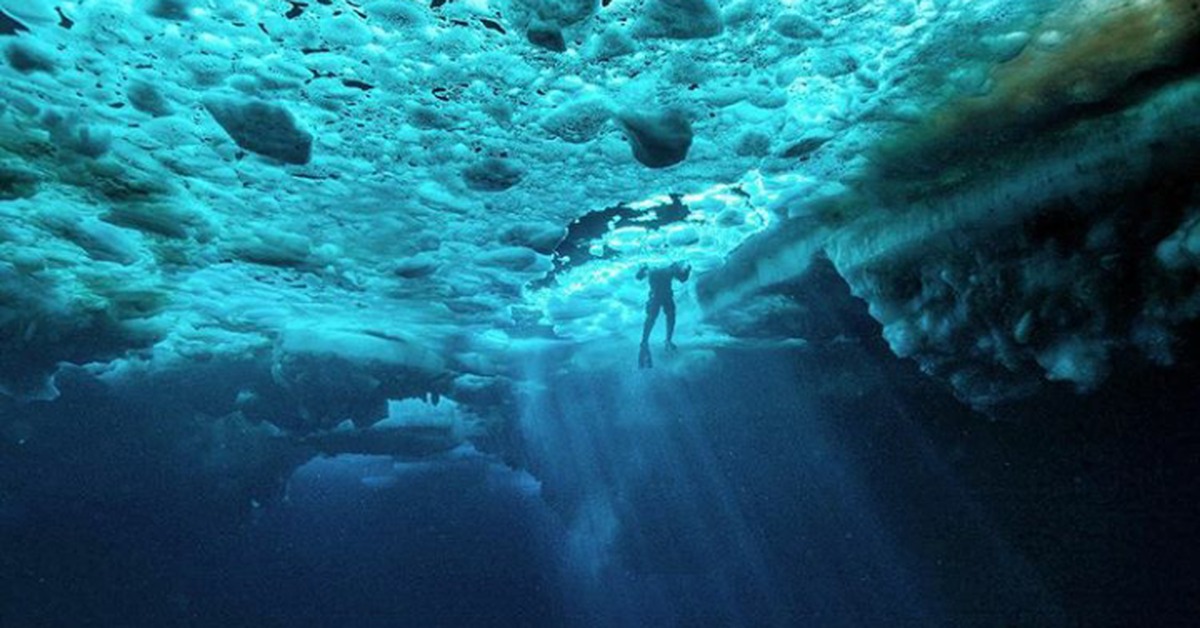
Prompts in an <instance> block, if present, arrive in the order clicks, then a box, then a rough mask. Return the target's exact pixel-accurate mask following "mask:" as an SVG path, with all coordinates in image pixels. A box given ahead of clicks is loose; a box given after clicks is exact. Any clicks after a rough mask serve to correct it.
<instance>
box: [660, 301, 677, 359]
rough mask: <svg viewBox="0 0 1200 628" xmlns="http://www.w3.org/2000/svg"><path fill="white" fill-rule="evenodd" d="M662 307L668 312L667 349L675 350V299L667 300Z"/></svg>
mask: <svg viewBox="0 0 1200 628" xmlns="http://www.w3.org/2000/svg"><path fill="white" fill-rule="evenodd" d="M662 307H663V311H664V312H666V314H667V350H668V351H674V350H675V343H674V342H672V340H673V339H674V338H675V301H667V302H666V303H663V306H662Z"/></svg>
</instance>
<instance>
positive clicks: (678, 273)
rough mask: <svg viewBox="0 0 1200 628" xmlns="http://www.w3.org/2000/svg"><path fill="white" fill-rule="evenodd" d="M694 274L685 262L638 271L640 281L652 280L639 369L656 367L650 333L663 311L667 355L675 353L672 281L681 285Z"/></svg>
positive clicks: (639, 355) (639, 357)
mask: <svg viewBox="0 0 1200 628" xmlns="http://www.w3.org/2000/svg"><path fill="white" fill-rule="evenodd" d="M691 274H692V267H691V266H690V265H688V264H685V263H683V262H673V263H672V264H671V265H670V266H664V267H661V268H655V269H653V270H651V268H650V267H649V266H648V265H646V264H642V266H641V268H639V269H638V272H637V278H638V280H639V281H640V280H642V279H645V278H647V277H649V278H650V298H649V299H648V300H647V301H646V324H645V325H643V326H642V347H641V351H640V352H639V353H638V368H650V367H652V366H654V363H653V361H652V360H651V359H650V332H651V331H653V330H654V324H655V323H656V322H657V321H658V312H659V310H662V311H664V312H666V314H667V344H666V350H667V353H672V352H674V351H675V343H673V342H671V339H672V338H673V337H674V336H675V293H674V291H673V290H672V289H671V281H672V280H676V279H677V280H679V281H680V282H681V283H682V282H684V281H687V280H688V277H690V276H691Z"/></svg>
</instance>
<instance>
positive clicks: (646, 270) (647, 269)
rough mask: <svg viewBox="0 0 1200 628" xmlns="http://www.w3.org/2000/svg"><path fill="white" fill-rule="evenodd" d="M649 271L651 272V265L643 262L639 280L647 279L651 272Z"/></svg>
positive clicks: (639, 270)
mask: <svg viewBox="0 0 1200 628" xmlns="http://www.w3.org/2000/svg"><path fill="white" fill-rule="evenodd" d="M649 272H650V267H649V266H647V265H645V264H642V267H641V268H639V269H638V272H637V278H638V280H642V279H645V278H646V274H647V273H649Z"/></svg>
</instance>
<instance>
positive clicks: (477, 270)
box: [0, 0, 1200, 429]
mask: <svg viewBox="0 0 1200 628" xmlns="http://www.w3.org/2000/svg"><path fill="white" fill-rule="evenodd" d="M0 9H2V10H3V14H0V49H2V51H3V59H4V63H3V64H0V77H2V83H0V91H2V93H3V99H2V100H0V218H2V220H0V351H2V353H0V390H3V392H4V393H5V394H7V395H10V396H15V397H21V398H38V397H42V398H46V397H52V396H53V394H54V392H53V381H52V379H51V377H52V375H53V374H54V372H55V371H56V369H59V368H64V367H62V366H60V364H62V363H66V364H74V365H83V366H85V367H86V368H88V369H89V370H91V371H93V372H94V373H97V374H99V375H100V376H101V377H104V378H107V379H108V380H110V381H113V382H120V381H122V380H123V379H125V378H130V377H145V376H161V375H162V374H169V373H173V372H174V373H179V372H184V371H186V372H187V373H189V375H188V378H190V380H191V381H198V380H199V381H203V377H204V373H206V372H215V371H217V370H222V371H225V372H228V371H230V370H233V371H236V372H239V373H245V377H244V379H243V380H242V382H241V387H240V389H239V390H237V391H236V394H233V393H231V394H230V395H229V400H228V402H229V404H230V407H229V408H227V409H233V408H235V407H236V408H238V409H240V410H242V411H244V412H246V413H247V414H248V415H252V414H253V413H254V411H255V408H256V407H259V408H262V407H268V406H269V407H271V408H273V410H272V411H271V416H272V420H274V421H275V422H276V423H284V424H286V425H284V426H285V427H289V428H294V429H313V428H316V427H321V426H328V425H332V424H335V423H338V422H340V421H341V420H342V419H345V418H354V419H356V420H359V421H361V422H365V423H371V422H373V421H375V420H378V419H380V418H383V417H384V416H386V412H385V411H384V410H385V407H384V404H385V402H386V399H388V398H392V399H399V398H404V397H409V396H421V395H425V394H427V393H436V394H440V395H448V396H450V397H453V398H455V399H458V400H461V401H466V402H470V401H471V400H479V399H487V398H488V395H489V394H491V392H490V391H492V390H493V389H494V388H495V387H496V386H497V385H499V383H501V382H506V381H509V380H511V379H512V378H513V377H516V376H517V374H518V373H517V372H516V369H515V367H514V364H515V363H516V362H517V361H519V359H520V356H522V355H524V354H525V353H527V352H530V351H536V350H538V349H539V348H540V347H543V346H545V345H547V344H553V343H565V342H573V343H579V344H580V345H595V346H598V347H602V349H600V350H596V351H593V352H592V354H590V355H592V357H593V358H594V359H597V360H600V359H602V356H603V355H604V354H605V351H607V355H609V357H611V358H612V359H618V360H622V361H624V360H628V359H629V358H630V356H632V352H631V350H630V348H631V347H633V346H634V343H636V338H637V333H638V329H639V327H640V323H641V321H640V318H641V314H642V310H641V303H642V302H643V300H644V296H645V295H644V291H645V286H644V284H642V285H639V284H638V282H636V281H635V280H634V278H633V275H634V272H635V270H636V268H637V266H638V265H640V264H641V263H644V262H650V263H656V262H661V261H665V260H672V259H688V260H691V261H692V263H693V264H694V265H695V267H696V270H697V273H696V275H695V277H696V279H695V280H694V281H693V284H692V285H689V286H688V288H687V290H686V291H685V293H684V294H682V295H681V296H680V300H681V302H682V306H681V316H682V317H683V318H682V320H681V330H682V329H683V328H685V327H686V328H687V332H686V334H685V335H684V337H683V340H684V342H685V343H686V342H688V341H689V340H690V341H692V342H694V343H698V344H701V343H707V345H713V344H736V343H738V342H742V341H745V340H746V339H747V338H748V337H762V336H769V335H770V332H771V330H769V329H767V330H764V329H763V328H762V325H760V324H758V323H757V321H765V320H768V319H771V318H772V317H774V319H778V318H779V317H780V316H783V317H787V316H793V315H794V316H803V311H801V310H795V311H792V310H789V309H788V308H795V304H794V303H788V302H787V301H786V300H785V299H780V298H779V297H778V295H777V294H774V293H773V292H772V290H773V289H774V287H777V286H779V285H783V284H789V283H791V284H794V283H796V282H801V283H802V282H803V281H804V278H805V276H806V272H807V271H808V269H809V268H810V266H811V265H812V263H813V261H814V260H816V259H828V260H829V261H830V262H831V263H832V265H833V267H835V268H836V269H837V272H838V273H839V274H840V275H841V276H842V277H843V278H844V279H845V280H846V281H847V282H848V283H849V284H850V286H851V288H852V290H853V291H854V293H855V294H856V295H857V296H858V297H860V298H862V299H864V300H866V301H867V303H868V304H869V305H870V308H871V313H872V315H873V316H874V317H875V318H876V319H877V320H878V321H879V322H880V323H882V325H883V330H884V334H885V337H886V338H887V340H888V341H889V343H890V344H891V346H892V347H893V349H894V351H895V352H896V353H897V354H898V355H901V356H904V357H911V358H914V359H916V360H918V361H920V363H921V364H922V366H923V367H924V368H925V369H926V370H927V371H929V372H930V373H932V374H934V375H936V376H939V377H943V378H945V379H946V380H947V381H949V382H950V383H951V384H953V385H954V387H955V389H956V390H957V391H958V392H959V394H960V396H961V397H963V398H964V399H965V400H967V401H969V402H971V403H973V404H976V405H981V406H986V405H988V404H994V403H999V402H1002V401H1003V400H1006V399H1011V398H1014V397H1019V396H1021V395H1023V394H1026V392H1027V391H1029V390H1030V389H1031V388H1034V387H1037V386H1039V385H1041V384H1042V383H1043V382H1045V381H1047V380H1064V381H1068V382H1072V383H1074V384H1075V385H1077V386H1078V387H1079V388H1081V389H1087V388H1089V387H1094V386H1097V385H1099V384H1100V383H1102V382H1103V381H1104V378H1105V376H1106V373H1107V371H1108V369H1109V367H1110V362H1111V361H1112V360H1113V359H1114V356H1128V355H1136V356H1141V358H1142V359H1147V360H1150V361H1154V362H1158V363H1164V364H1166V363H1170V361H1171V360H1172V359H1173V352H1172V347H1173V343H1174V342H1175V340H1174V339H1175V337H1176V334H1177V332H1178V330H1180V329H1181V328H1183V327H1185V326H1187V325H1194V322H1195V320H1196V319H1197V317H1198V316H1200V290H1198V288H1197V271H1198V270H1200V199H1198V198H1197V194H1196V191H1195V183H1196V179H1197V172H1200V168H1198V164H1197V157H1196V155H1195V152H1196V151H1195V149H1194V147H1195V146H1196V145H1197V140H1200V116H1198V115H1196V114H1197V112H1198V111H1200V108H1198V105H1200V81H1197V80H1196V78H1195V77H1196V74H1195V70H1196V69H1197V68H1196V65H1195V64H1196V59H1197V58H1200V55H1198V54H1197V39H1198V37H1197V33H1198V32H1200V27H1198V22H1200V17H1198V16H1200V11H1198V9H1197V6H1196V4H1195V3H1194V2H1193V1H1191V0H1188V1H1179V0H1074V1H1068V2H1061V1H1053V2H1051V1H1045V0H1031V1H1025V2H1015V1H1013V0H994V1H992V0H970V1H968V0H888V1H886V2H884V1H881V0H880V1H872V0H813V1H806V2H799V1H796V2H792V1H786V0H781V1H762V0H741V1H738V0H733V1H725V2H717V1H716V0H603V1H599V0H433V1H432V2H427V1H419V2H418V1H416V0H357V1H353V2H352V1H351V0H312V1H305V2H300V1H298V0H297V1H289V2H283V1H278V2H277V1H274V0H263V1H254V2H250V1H238V0H210V1H206V0H150V1H139V0H132V1H131V0H93V1H87V0H79V1H76V2H62V1H56V0H0ZM680 204H682V205H683V206H684V207H685V209H686V211H684V212H683V214H682V217H680V218H679V219H677V220H664V219H663V217H662V214H664V213H665V212H666V211H667V210H668V209H670V208H672V207H675V208H678V207H679V205H680ZM612 208H619V209H620V210H621V215H622V216H623V217H624V218H623V219H622V220H616V219H614V220H610V221H607V222H605V221H603V220H601V221H599V222H598V224H599V225H600V227H599V228H598V229H593V230H590V231H588V230H579V231H578V232H575V231H569V228H570V227H571V226H572V225H573V224H581V223H580V221H583V222H587V221H588V220H589V218H588V217H589V216H593V219H592V222H593V223H597V221H596V220H595V219H594V216H595V215H596V214H595V213H596V212H603V211H604V210H606V209H610V210H611V209H612ZM676 213H678V212H676ZM614 215H615V214H614ZM579 234H583V235H579ZM565 246H569V247H572V248H573V250H575V251H588V255H587V256H581V255H578V254H576V255H575V256H574V258H572V259H568V258H570V257H571V256H564V255H563V253H562V251H563V250H564V249H563V247H565ZM556 250H558V251H559V252H558V254H557V256H556ZM584 257H586V259H584ZM548 277H549V279H547V278H548ZM660 333H661V331H660ZM681 333H683V332H681ZM280 404H283V405H286V406H294V408H295V411H294V413H293V414H294V415H295V417H294V418H287V419H280V418H279V416H281V415H280V412H279V409H278V408H279V407H280ZM288 416H289V417H290V416H291V415H290V414H289V415H288Z"/></svg>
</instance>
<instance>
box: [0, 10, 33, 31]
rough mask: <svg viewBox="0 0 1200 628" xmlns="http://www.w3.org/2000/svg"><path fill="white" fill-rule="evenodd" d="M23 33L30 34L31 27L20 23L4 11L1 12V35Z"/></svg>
mask: <svg viewBox="0 0 1200 628" xmlns="http://www.w3.org/2000/svg"><path fill="white" fill-rule="evenodd" d="M23 31H24V32H28V31H29V27H28V26H25V25H24V24H22V23H20V22H18V21H17V20H16V18H14V17H12V16H10V15H9V14H7V13H5V12H4V11H0V35H16V34H17V33H20V32H23Z"/></svg>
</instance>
